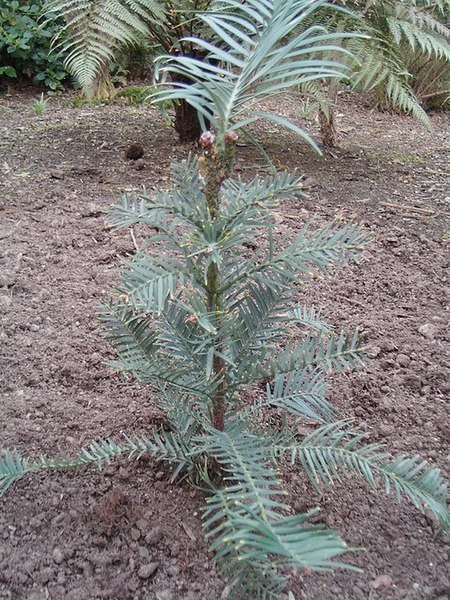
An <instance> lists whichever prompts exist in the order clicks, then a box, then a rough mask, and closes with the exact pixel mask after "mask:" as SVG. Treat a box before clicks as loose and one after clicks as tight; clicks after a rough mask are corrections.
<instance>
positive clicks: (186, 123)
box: [173, 100, 202, 144]
mask: <svg viewBox="0 0 450 600" xmlns="http://www.w3.org/2000/svg"><path fill="white" fill-rule="evenodd" d="M173 126H174V129H175V131H176V132H177V133H178V137H179V138H180V142H181V143H182V144H189V143H192V142H196V141H198V138H199V137H200V135H201V133H202V128H201V127H200V121H199V120H198V114H197V110H196V109H195V108H194V107H193V106H191V105H190V104H188V103H187V102H186V100H179V101H178V102H177V104H176V105H175V119H174V122H173Z"/></svg>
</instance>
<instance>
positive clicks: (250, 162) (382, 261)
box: [0, 95, 450, 600]
mask: <svg viewBox="0 0 450 600" xmlns="http://www.w3.org/2000/svg"><path fill="white" fill-rule="evenodd" d="M29 105H30V99H29V98H28V97H26V96H25V95H21V96H16V97H6V98H4V99H2V100H1V103H0V119H1V121H0V131H1V136H0V153H1V156H0V178H1V180H2V191H3V194H2V197H1V199H0V221H1V229H0V257H1V258H0V310H1V317H0V318H1V330H0V344H1V349H0V355H1V361H2V365H3V367H2V372H1V380H0V385H1V392H0V393H1V394H2V409H3V419H2V420H1V423H0V448H6V447H12V446H17V447H18V448H19V450H21V451H23V452H24V453H25V454H39V453H41V452H46V453H49V454H55V453H58V452H61V453H70V452H72V453H75V452H77V451H78V449H79V447H80V446H81V445H84V444H87V443H89V442H90V441H91V440H92V439H93V438H96V437H99V436H103V437H107V436H109V435H115V434H118V433H120V432H121V431H130V430H133V431H139V430H145V428H146V427H148V426H149V424H154V423H158V422H160V420H161V417H160V415H159V414H158V412H157V410H156V409H155V408H154V402H153V399H152V397H151V392H149V390H148V388H146V389H144V388H140V387H139V386H138V385H137V384H136V383H134V382H131V381H126V380H123V379H120V378H119V376H118V375H116V374H114V373H113V372H112V371H111V370H109V369H108V367H106V366H105V365H104V361H105V360H106V359H108V358H110V356H111V355H110V352H109V348H108V346H107V344H106V343H105V341H104V340H103V339H102V337H101V335H100V332H99V328H98V325H97V321H96V310H97V306H98V304H100V303H101V301H102V299H104V298H105V297H107V295H108V293H109V288H110V286H111V285H112V283H113V282H114V279H115V270H116V268H117V266H118V265H119V262H120V259H121V258H123V257H127V256H129V255H131V254H132V253H133V252H134V242H133V239H132V237H131V236H130V235H129V233H128V232H121V233H114V234H113V233H111V232H110V230H109V228H108V227H107V225H106V221H105V217H104V214H103V210H104V209H105V208H106V207H108V206H111V205H112V204H114V203H116V201H117V196H118V194H119V192H120V190H121V189H124V188H126V189H130V188H140V187H142V186H143V185H145V186H146V187H147V188H148V189H149V190H150V189H151V188H153V187H156V186H158V187H161V186H164V185H165V184H166V183H168V180H169V167H170V163H171V161H172V160H173V159H174V158H182V157H183V156H184V155H185V154H186V148H182V147H180V146H178V145H177V143H176V137H175V135H174V133H173V132H172V131H170V130H169V129H167V128H166V127H164V125H163V124H162V122H161V119H160V118H159V116H158V115H157V113H156V112H155V111H154V110H153V109H150V108H144V107H126V108H124V107H118V106H109V107H101V106H99V107H91V106H87V107H84V108H81V109H75V108H68V107H67V106H65V105H64V101H61V102H59V101H57V100H56V99H55V100H52V104H51V106H49V107H48V110H47V111H46V112H45V114H44V115H43V116H41V117H39V116H37V115H35V114H33V113H32V111H31V110H30V109H29ZM295 106H296V104H295V102H287V103H286V104H285V106H284V108H283V110H284V111H285V113H286V116H289V117H294V118H295V116H296V113H295ZM340 109H341V110H342V115H341V117H340V119H341V123H340V130H341V131H342V134H343V139H342V144H341V149H338V150H333V153H332V154H331V153H330V154H327V155H326V156H325V157H324V158H319V157H317V156H315V155H314V154H313V153H312V151H311V150H310V149H309V148H307V147H306V146H305V145H304V144H303V143H302V142H301V141H300V140H298V139H296V138H295V136H291V135H290V134H287V133H286V132H282V133H280V132H279V131H277V130H276V128H275V127H270V126H263V125H259V126H258V129H257V130H255V133H256V134H257V137H258V139H259V140H261V141H262V142H263V144H264V145H265V147H266V148H267V149H268V150H269V154H270V156H272V157H276V162H277V164H278V166H279V167H281V168H283V167H286V168H289V169H290V170H292V169H294V168H297V169H298V171H299V172H300V173H303V174H304V175H305V188H306V189H307V190H308V192H309V198H308V199H306V200H301V201H299V200H296V201H292V202H286V203H285V204H284V205H283V207H282V210H281V212H280V215H279V220H280V225H281V234H280V235H282V236H285V237H286V238H290V237H292V236H294V235H295V232H296V231H297V230H298V229H299V228H300V227H301V226H302V225H303V223H304V222H306V221H308V220H309V219H310V218H311V217H314V219H315V220H316V222H317V223H318V224H323V223H325V222H329V221H330V220H332V219H334V218H336V217H337V218H342V219H345V220H354V221H356V222H359V223H361V224H362V225H363V226H364V227H366V228H367V229H368V231H370V233H371V235H372V239H373V241H372V243H371V245H370V246H369V248H368V249H367V251H366V252H365V260H364V261H363V262H362V263H361V264H360V265H356V266H355V265H353V266H352V267H350V268H349V267H346V268H345V269H344V270H343V271H342V276H338V275H339V274H338V275H337V276H336V277H335V278H333V279H316V280H314V281H313V282H312V284H311V286H310V287H309V288H308V289H307V290H305V295H306V296H307V300H308V302H312V303H314V304H315V305H316V306H317V307H320V308H321V309H322V310H323V313H324V317H325V318H326V319H327V320H328V321H329V322H331V323H333V324H334V325H335V327H336V329H337V330H339V329H340V328H341V327H342V328H344V329H347V330H349V329H353V328H355V327H356V326H358V327H359V328H360V329H361V330H362V331H363V332H364V334H365V336H366V338H367V340H368V341H369V343H370V344H371V352H370V357H371V358H370V360H369V364H368V365H367V368H366V369H365V370H364V371H361V372H360V373H357V374H345V375H341V376H335V377H334V381H335V382H336V386H331V389H330V392H331V399H332V400H333V402H334V403H335V404H337V405H338V406H340V407H342V409H343V412H344V413H347V414H351V415H354V417H355V420H356V423H357V424H358V426H359V427H361V428H362V429H363V430H365V431H366V432H367V436H368V439H369V440H370V441H377V442H381V443H383V442H386V443H387V444H388V446H389V448H390V449H392V450H393V451H394V452H395V453H397V454H399V453H401V452H403V451H404V452H405V453H406V454H410V455H411V454H415V453H416V452H418V453H420V454H421V455H423V456H424V457H427V458H429V459H430V460H431V461H432V462H433V463H435V464H437V465H438V466H440V467H441V468H443V469H445V466H446V463H447V464H448V458H449V457H448V441H449V435H450V430H449V428H448V425H446V415H445V409H446V404H445V399H446V395H448V391H449V387H448V364H449V362H448V357H449V353H448V341H449V340H448V337H446V336H448V332H447V330H446V328H447V323H448V298H447V297H446V286H447V285H448V279H447V277H448V272H446V267H448V252H447V251H448V242H449V237H448V232H449V230H450V227H449V225H448V216H449V213H450V208H449V197H448V196H449V193H450V192H449V186H448V179H449V174H450V173H449V170H448V162H447V158H448V150H449V144H448V140H447V138H448V125H449V117H448V115H445V114H436V115H433V117H432V119H433V123H434V131H433V133H431V134H429V133H427V132H426V131H424V129H423V128H421V127H420V126H419V125H418V124H416V123H414V122H412V121H411V120H410V119H408V118H407V117H399V116H393V115H389V114H378V113H373V112H368V111H367V109H365V108H364V107H363V106H361V105H360V103H359V100H358V98H355V97H349V98H346V97H343V98H341V100H340ZM315 131H316V127H315V126H312V127H311V132H312V133H313V134H314V133H315ZM133 142H139V143H141V144H142V145H143V147H144V157H143V158H142V159H140V160H138V161H129V160H127V159H126V158H125V149H126V147H127V145H128V144H130V143H133ZM240 150H241V151H240V169H241V173H242V175H243V176H246V174H248V175H253V174H255V173H256V172H261V173H265V172H266V171H267V167H266V165H265V164H264V160H263V159H262V158H261V156H260V155H258V153H257V152H256V151H255V150H254V148H252V147H251V146H246V147H243V148H241V149H240ZM134 234H135V236H136V237H138V238H139V235H140V232H139V229H138V228H137V229H136V230H135V232H134ZM330 299H332V300H330ZM284 478H285V481H286V485H287V486H288V489H289V490H290V494H291V504H292V505H293V507H294V508H295V510H297V511H299V512H301V511H303V510H305V509H306V508H307V507H310V506H311V505H312V504H313V503H314V498H316V499H317V501H318V497H317V495H315V494H316V493H315V492H314V491H313V490H312V489H311V487H310V486H309V484H307V482H306V480H304V479H303V477H302V476H301V475H300V473H299V472H297V471H296V470H294V469H286V470H285V472H284ZM0 502H1V504H0V507H1V510H0V523H1V525H2V532H1V533H0V535H1V536H2V538H3V539H2V541H1V544H0V599H2V600H3V598H5V599H6V598H8V599H9V598H13V599H17V600H18V599H22V598H24V599H28V600H40V599H44V598H51V599H58V600H59V599H66V598H68V599H69V600H70V599H73V600H75V599H78V598H86V599H97V598H110V599H111V600H112V599H117V600H118V599H120V598H124V599H146V600H147V599H149V600H153V599H156V600H178V599H180V600H188V599H189V600H200V599H204V598H226V596H227V590H226V588H224V584H223V583H222V582H221V581H220V580H219V579H218V577H217V574H216V573H215V571H214V568H213V565H212V564H211V561H210V557H209V556H208V553H207V549H206V547H205V544H204V541H203V537H202V533H201V531H200V518H201V515H200V507H201V506H202V503H203V502H202V499H201V498H200V495H199V494H198V493H197V492H195V491H194V490H192V489H190V488H188V487H187V486H185V487H184V489H183V487H181V488H180V487H179V486H177V485H172V484H171V483H170V482H169V477H168V475H167V474H166V473H165V472H164V471H163V470H161V469H160V467H157V468H155V467H154V466H153V465H152V464H151V463H149V462H148V461H147V460H142V461H141V462H139V463H128V462H126V463H125V462H124V463H121V462H120V461H118V462H117V463H115V464H114V465H111V466H110V467H108V468H107V469H106V471H104V472H101V473H98V472H95V471H94V470H91V471H89V474H88V476H86V475H83V477H80V476H79V475H78V474H77V473H61V474H54V473H53V474H52V473H50V474H45V475H41V476H37V477H35V478H34V479H26V480H24V481H22V482H19V484H18V485H17V486H16V487H15V488H14V489H13V490H12V491H11V493H9V494H8V495H7V496H6V497H5V498H4V499H2V500H1V501H0ZM321 504H322V505H323V506H324V510H323V511H322V512H321V513H320V515H319V516H318V517H317V519H321V520H322V521H323V522H325V523H326V524H327V526H331V527H333V528H336V529H338V530H339V531H340V532H341V533H342V535H343V537H344V538H345V539H346V540H347V541H348V542H349V544H350V545H353V546H357V547H364V548H366V549H367V551H366V552H362V553H360V554H359V555H355V557H354V562H355V564H358V565H359V566H360V567H362V568H363V569H364V572H363V573H362V574H353V573H348V572H336V573H335V574H334V575H326V576H318V575H314V574H308V573H303V574H301V575H300V576H297V577H296V578H295V579H292V582H291V583H292V585H291V589H292V591H293V593H294V595H295V597H296V598H297V599H298V598H304V599H306V600H313V599H324V600H331V599H336V598H339V599H341V598H342V599H346V598H348V599H351V600H354V599H360V598H361V599H366V598H367V599H369V598H371V599H377V598H383V599H398V600H400V599H411V600H413V599H415V600H419V599H423V598H434V599H438V598H440V600H443V598H445V597H447V595H448V593H449V582H448V580H447V579H446V569H445V560H446V549H447V547H446V544H445V542H444V541H443V540H441V539H439V538H438V539H435V536H434V534H435V531H434V530H433V523H432V521H431V519H429V518H428V517H427V516H421V515H420V514H419V513H417V512H416V511H415V510H414V509H413V508H412V507H409V506H407V505H405V504H403V505H401V506H399V507H397V506H395V505H394V506H393V505H392V502H390V501H388V500H386V499H385V498H383V496H382V495H381V494H373V493H371V492H370V491H368V490H367V488H366V487H365V486H363V485H359V484H355V483H351V484H346V491H344V490H339V493H336V494H334V493H327V494H326V495H325V496H324V497H322V498H321Z"/></svg>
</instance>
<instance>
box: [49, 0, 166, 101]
mask: <svg viewBox="0 0 450 600" xmlns="http://www.w3.org/2000/svg"><path fill="white" fill-rule="evenodd" d="M44 10H45V12H46V13H56V14H58V15H61V16H62V17H63V18H64V19H65V21H66V27H65V31H67V32H68V34H69V35H68V40H67V41H64V42H63V43H62V46H63V48H64V49H65V50H66V51H67V52H68V55H67V58H66V59H65V66H66V69H67V70H68V71H69V72H70V73H72V75H74V76H75V77H76V79H77V80H78V82H79V83H80V85H81V86H82V87H83V89H84V90H85V91H88V92H89V90H90V89H91V88H92V85H93V83H94V81H95V79H96V77H97V76H98V74H99V73H100V72H101V71H102V69H104V68H105V67H107V66H108V65H109V63H110V62H111V61H112V60H113V58H114V56H115V54H116V52H117V48H118V46H120V45H124V44H129V43H131V42H133V41H134V40H135V39H136V37H137V36H138V34H144V35H148V32H149V29H148V24H149V23H150V22H152V21H157V22H161V23H164V19H165V10H164V5H163V3H162V2H160V1H159V0H47V2H46V4H45V6H44Z"/></svg>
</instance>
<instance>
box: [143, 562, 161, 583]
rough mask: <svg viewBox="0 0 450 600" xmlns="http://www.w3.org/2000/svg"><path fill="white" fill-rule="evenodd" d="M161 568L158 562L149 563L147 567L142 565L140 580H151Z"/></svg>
mask: <svg viewBox="0 0 450 600" xmlns="http://www.w3.org/2000/svg"><path fill="white" fill-rule="evenodd" d="M158 567H159V564H158V563H156V562H152V563H148V564H147V565H142V567H140V568H139V571H138V577H139V578H140V579H149V578H150V577H151V576H152V575H154V574H155V573H156V571H157V569H158Z"/></svg>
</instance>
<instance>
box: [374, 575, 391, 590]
mask: <svg viewBox="0 0 450 600" xmlns="http://www.w3.org/2000/svg"><path fill="white" fill-rule="evenodd" d="M391 585H392V577H390V576H389V575H379V576H378V577H377V578H376V579H374V581H372V587H373V589H374V590H384V589H385V588H388V587H390V586H391Z"/></svg>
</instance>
